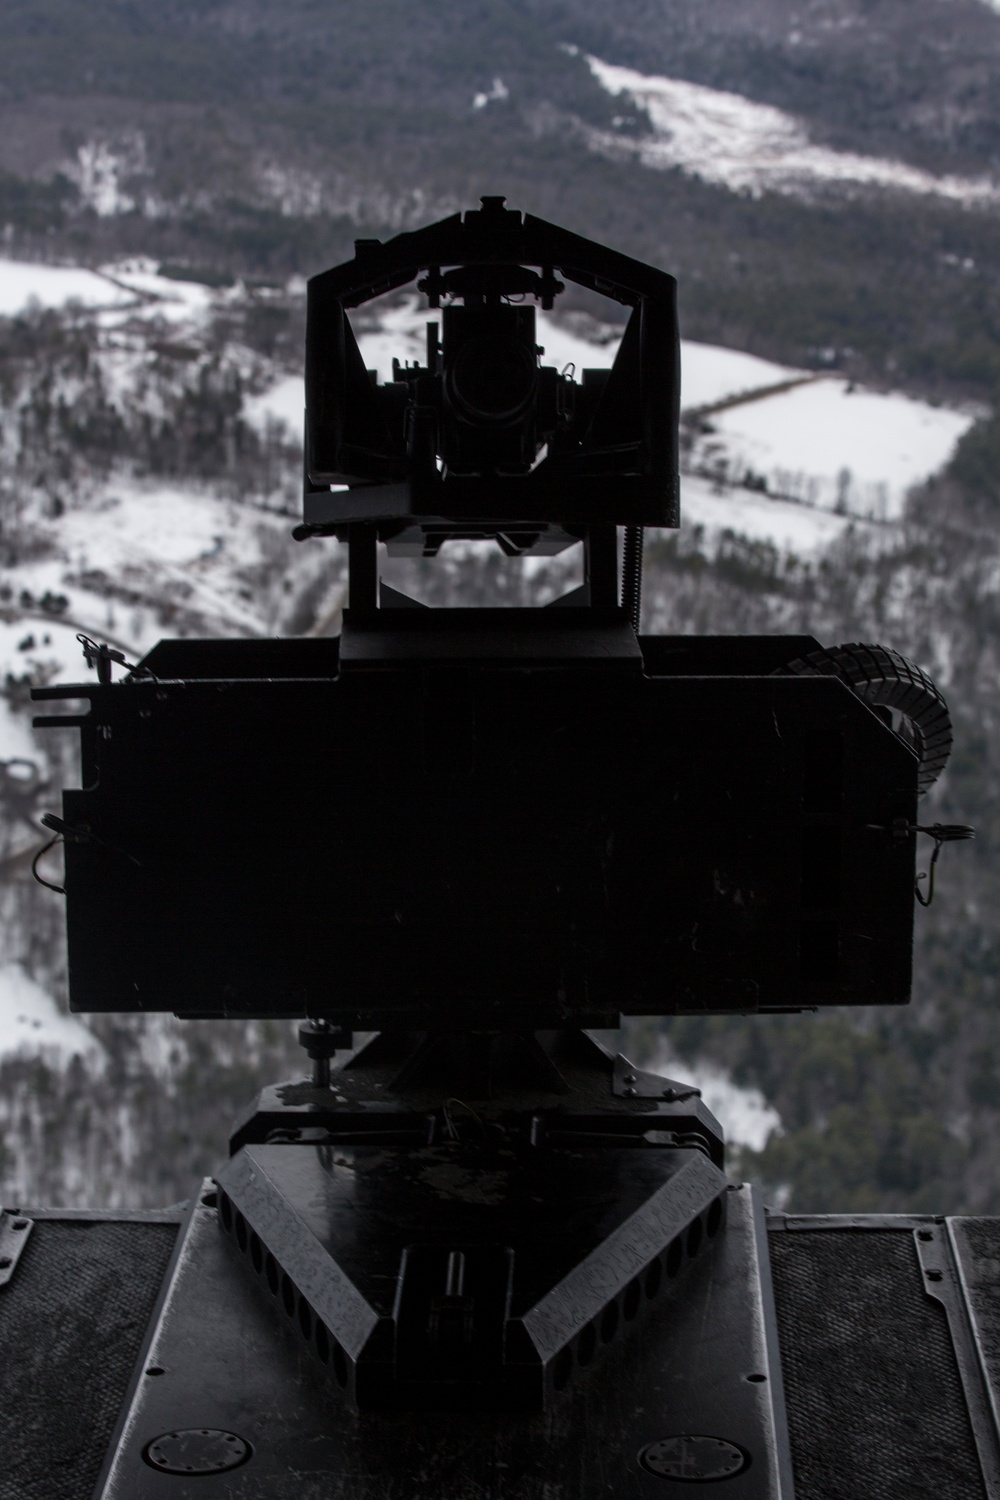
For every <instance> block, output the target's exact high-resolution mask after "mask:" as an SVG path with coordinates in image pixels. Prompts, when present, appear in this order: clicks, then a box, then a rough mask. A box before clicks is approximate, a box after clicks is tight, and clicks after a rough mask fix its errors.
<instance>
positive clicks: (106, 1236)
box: [0, 1220, 177, 1500]
mask: <svg viewBox="0 0 1000 1500" xmlns="http://www.w3.org/2000/svg"><path fill="white" fill-rule="evenodd" d="M176 1238H177V1225H176V1224H157V1223H128V1222H122V1221H117V1222H107V1221H104V1222H102V1221H97V1222H87V1221H82V1222H81V1221H79V1220H78V1221H75V1222H74V1221H62V1220H50V1221H47V1220H37V1221H36V1222H35V1226H34V1229H33V1230H32V1234H31V1239H30V1241H29V1242H28V1244H27V1245H26V1246H25V1249H24V1253H23V1255H22V1256H21V1259H20V1262H19V1264H18V1267H17V1274H16V1275H15V1276H14V1278H13V1279H12V1280H11V1282H10V1284H9V1285H8V1286H6V1287H5V1288H4V1290H3V1292H2V1293H0V1413H2V1423H0V1435H2V1448H3V1463H2V1465H0V1500H81V1497H82V1496H86V1495H89V1494H90V1493H91V1491H92V1490H93V1487H94V1485H95V1484H96V1483H97V1477H98V1474H99V1472H100V1468H101V1463H102V1461H103V1459H104V1455H105V1451H106V1449H107V1446H108V1444H109V1442H110V1441H111V1436H112V1432H113V1430H114V1427H115V1423H116V1422H117V1420H118V1414H119V1409H120V1407H121V1404H122V1401H123V1400H124V1398H125V1394H126V1390H127V1387H128V1382H129V1376H130V1375H131V1373H132V1367H133V1365H134V1364H135V1361H136V1359H137V1357H138V1355H139V1350H140V1347H141V1345H142V1340H143V1337H144V1335H145V1333H146V1325H147V1322H148V1320H149V1317H150V1314H151V1312H152V1310H153V1307H154V1305H155V1303H156V1298H157V1294H158V1293H159V1290H160V1284H161V1282H162V1280H163V1275H164V1272H165V1271H166V1268H167V1262H168V1261H169V1259H170V1253H171V1251H172V1250H173V1247H174V1243H175V1241H176Z"/></svg>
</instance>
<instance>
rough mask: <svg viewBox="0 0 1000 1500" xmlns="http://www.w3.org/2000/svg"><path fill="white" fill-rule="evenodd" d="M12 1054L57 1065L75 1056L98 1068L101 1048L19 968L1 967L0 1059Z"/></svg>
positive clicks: (17, 966)
mask: <svg viewBox="0 0 1000 1500" xmlns="http://www.w3.org/2000/svg"><path fill="white" fill-rule="evenodd" d="M15 1053H27V1054H29V1055H32V1056H39V1055H41V1056H43V1057H45V1058H46V1059H48V1060H49V1061H51V1062H54V1063H57V1064H59V1063H66V1062H68V1061H69V1060H70V1059H71V1058H72V1057H74V1056H79V1057H83V1058H84V1059H85V1060H86V1061H87V1062H88V1063H89V1064H90V1065H91V1067H92V1068H93V1067H94V1066H97V1067H99V1066H100V1063H101V1059H102V1057H103V1048H102V1047H101V1044H100V1042H99V1041H98V1040H97V1038H96V1037H95V1036H94V1034H93V1032H92V1031H90V1030H88V1028H87V1027H86V1026H84V1025H83V1023H82V1022H81V1021H79V1020H77V1018H76V1017H75V1016H67V1015H64V1014H63V1012H62V1011H61V1010H60V1009H59V1008H58V1006H57V1005H56V1003H55V1001H54V1000H53V999H52V997H51V995H48V994H47V993H46V992H45V990H43V989H42V987H41V985H39V984H36V983H35V981H34V980H33V979H31V978H29V977H28V975H27V974H26V973H25V972H24V970H23V969H22V968H20V967H19V965H17V964H5V965H3V966H2V967H0V1057H4V1056H10V1055H11V1054H15Z"/></svg>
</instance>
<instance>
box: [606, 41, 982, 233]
mask: <svg viewBox="0 0 1000 1500" xmlns="http://www.w3.org/2000/svg"><path fill="white" fill-rule="evenodd" d="M587 63H588V65H589V67H590V70H591V72H592V73H593V75H594V77H595V78H596V79H597V81H598V83H600V84H601V86H602V87H603V88H605V89H607V91H608V93H610V94H613V95H615V96H616V97H619V98H621V99H622V100H623V102H624V103H625V105H626V106H627V107H630V108H632V109H633V110H635V109H638V110H641V111H642V112H643V113H644V114H645V115H646V116H647V118H648V120H649V124H650V125H651V127H652V132H651V134H650V135H648V136H641V137H633V136H629V135H624V134H622V135H617V134H616V135H611V134H608V133H600V132H594V133H593V135H592V145H593V146H594V147H595V148H596V149H598V150H605V151H607V150H611V151H614V152H618V153H619V154H620V153H623V152H629V153H632V154H634V155H636V156H637V157H638V159H639V160H640V161H641V162H642V163H643V165H644V166H647V167H652V168H654V169H656V168H658V169H660V170H666V169H667V168H671V167H679V168H680V169H681V170H682V171H683V172H686V173H688V174H689V175H691V176H692V177H700V178H701V179H702V180H703V181H705V182H711V183H716V184H718V185H719V186H720V187H725V188H729V189H730V191H732V192H734V193H738V192H749V193H752V194H753V195H754V196H759V195H760V194H761V193H765V192H777V193H794V194H808V193H809V192H810V190H816V189H822V188H830V187H835V188H841V189H845V188H846V189H850V188H852V187H870V188H881V189H886V188H888V189H895V190H896V191H898V192H906V193H919V194H923V195H933V196H935V197H939V198H946V199H950V200H952V201H954V202H959V203H963V204H970V205H971V204H976V203H981V204H982V203H985V204H996V203H998V202H1000V184H998V183H997V182H996V181H994V180H993V179H992V178H987V177H976V178H972V177H958V176H935V175H934V174H932V173H930V172H924V171H921V170H920V169H919V168H917V167H911V166H908V165H906V163H904V162H900V161H891V160H886V159H885V158H882V157H875V156H862V155H860V154H859V153H857V152H848V151H834V150H832V149H831V148H830V147H828V146H817V145H814V144H813V142H812V141H810V139H809V134H808V131H807V130H806V128H805V125H804V124H803V123H802V122H801V121H800V120H797V119H795V118H794V117H793V116H792V115H788V114H786V113H785V112H784V111H783V110H780V109H776V108H775V107H774V106H773V105H770V104H758V103H756V102H755V101H754V100H752V99H746V98H744V96H743V95H742V94H732V93H728V92H725V91H724V90H722V89H712V88H707V87H705V85H704V84H700V83H690V82H688V81H687V80H686V79H683V78H660V77H656V76H652V75H650V76H647V75H646V74H643V73H638V72H636V71H635V70H634V69H632V68H620V67H616V66H614V65H613V64H611V63H606V62H602V61H601V60H600V58H597V57H588V58H587Z"/></svg>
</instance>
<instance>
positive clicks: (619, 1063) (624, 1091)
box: [611, 1052, 701, 1104]
mask: <svg viewBox="0 0 1000 1500" xmlns="http://www.w3.org/2000/svg"><path fill="white" fill-rule="evenodd" d="M611 1092H612V1093H613V1094H614V1095H615V1097H616V1098H618V1099H664V1100H666V1102H667V1103H668V1104H671V1103H677V1102H679V1101H680V1100H681V1099H700V1098H701V1089H697V1088H695V1086H694V1084H692V1083H678V1082H677V1081H676V1079H673V1078H662V1077H661V1076H660V1074H659V1073H644V1072H643V1070H642V1069H641V1068H637V1067H635V1066H634V1065H633V1064H632V1063H630V1062H629V1060H628V1058H627V1057H623V1056H622V1054H621V1053H620V1052H619V1054H618V1056H617V1057H616V1058H615V1064H614V1073H613V1075H612V1083H611Z"/></svg>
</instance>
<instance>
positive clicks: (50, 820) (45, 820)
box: [31, 813, 142, 896]
mask: <svg viewBox="0 0 1000 1500" xmlns="http://www.w3.org/2000/svg"><path fill="white" fill-rule="evenodd" d="M40 821H41V823H42V826H43V827H44V828H51V829H52V831H53V832H54V834H55V838H54V839H49V841H48V843H47V844H43V845H42V847H41V848H40V849H39V850H38V853H37V854H36V855H35V857H34V859H33V860H32V861H31V873H32V875H33V876H34V877H35V879H36V880H37V881H38V884H39V885H44V886H45V888H46V889H47V890H50V891H55V893H56V895H58V896H65V894H66V887H65V886H64V885H53V884H52V882H51V880H46V879H45V877H44V876H43V875H39V873H38V861H39V860H40V859H41V858H42V856H43V854H48V852H49V850H50V849H52V848H54V846H55V845H56V844H100V846H101V848H102V849H107V850H108V851H109V852H110V853H111V854H120V855H121V856H122V858H123V859H127V860H130V861H131V862H132V864H134V865H135V866H136V868H137V869H140V870H141V869H142V861H141V860H138V859H136V857H135V855H134V854H129V852H128V850H127V849H119V848H118V846H117V844H109V843H106V842H105V840H104V839H99V838H98V837H97V834H96V833H91V831H90V829H89V828H83V827H74V826H73V824H72V823H67V822H66V821H65V820H64V819H63V818H59V817H57V816H56V814H55V813H42V816H41V820H40Z"/></svg>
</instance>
